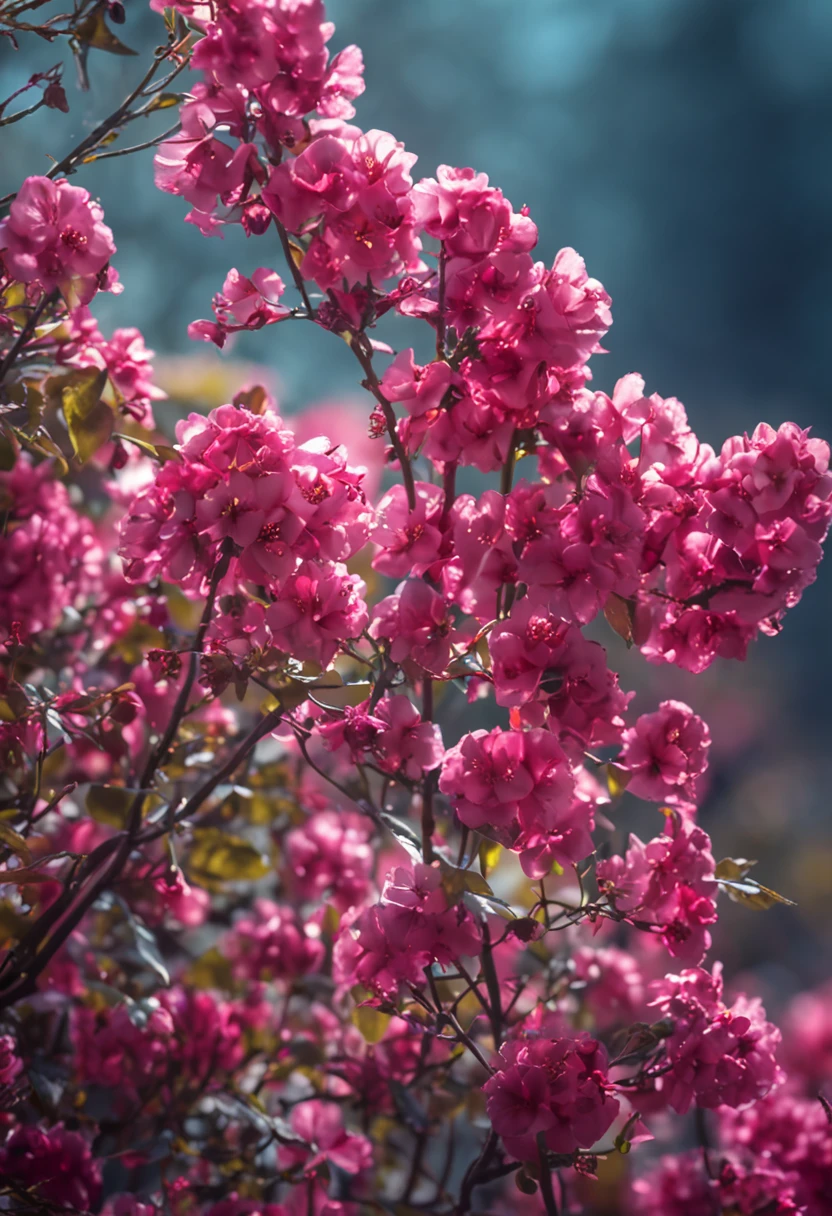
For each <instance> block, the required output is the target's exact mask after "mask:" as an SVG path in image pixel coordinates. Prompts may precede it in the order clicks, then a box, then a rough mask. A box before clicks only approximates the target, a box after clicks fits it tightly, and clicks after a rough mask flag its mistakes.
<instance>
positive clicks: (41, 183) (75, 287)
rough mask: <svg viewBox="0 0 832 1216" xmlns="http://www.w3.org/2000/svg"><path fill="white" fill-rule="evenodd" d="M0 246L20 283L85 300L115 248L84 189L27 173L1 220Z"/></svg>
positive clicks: (10, 268) (10, 270)
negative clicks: (9, 207) (28, 175)
mask: <svg viewBox="0 0 832 1216" xmlns="http://www.w3.org/2000/svg"><path fill="white" fill-rule="evenodd" d="M0 250H2V252H3V259H4V261H5V263H6V267H7V269H8V271H9V273H10V274H11V275H12V276H13V277H14V278H16V279H19V280H20V281H21V282H22V283H38V284H40V286H41V288H42V289H43V290H44V291H47V292H49V291H53V290H54V289H55V288H56V287H57V288H59V289H60V291H61V293H62V294H63V296H64V297H65V298H67V299H69V298H72V302H73V303H79V304H87V303H89V301H90V300H91V299H92V297H93V296H94V295H95V293H96V291H97V290H98V288H99V286H101V285H102V283H103V281H104V280H103V279H101V282H99V279H100V277H101V276H102V273H103V272H104V270H105V268H106V266H107V263H108V262H109V260H110V258H111V257H112V255H113V254H114V253H115V251H116V247H115V245H114V243H113V234H112V232H111V231H110V229H109V228H108V227H107V225H106V224H105V223H104V212H103V211H102V209H101V207H100V206H99V205H98V203H96V202H94V201H93V200H92V199H91V198H90V195H89V193H88V191H86V190H84V189H82V188H81V187H80V186H71V185H70V184H69V182H68V181H67V180H66V179H65V178H59V179H58V180H57V181H51V180H50V179H49V178H48V177H27V178H26V180H25V181H24V183H23V185H22V186H21V187H20V189H19V191H18V192H17V197H16V198H15V200H14V202H13V203H12V205H11V209H10V211H9V215H8V218H7V219H5V220H3V221H1V222H0Z"/></svg>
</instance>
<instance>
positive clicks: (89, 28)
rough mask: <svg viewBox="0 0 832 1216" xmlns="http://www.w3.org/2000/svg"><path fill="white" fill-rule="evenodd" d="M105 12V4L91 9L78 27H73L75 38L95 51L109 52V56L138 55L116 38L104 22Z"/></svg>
mask: <svg viewBox="0 0 832 1216" xmlns="http://www.w3.org/2000/svg"><path fill="white" fill-rule="evenodd" d="M106 11H107V6H106V4H101V5H99V6H98V8H95V9H93V11H92V12H91V13H90V14H89V15H88V16H87V17H85V18H84V20H83V21H82V22H80V24H79V25H76V26H75V29H74V30H73V31H72V32H73V34H74V35H75V37H76V38H77V39H78V41H79V42H83V43H84V44H85V45H86V46H93V47H95V49H96V50H97V51H109V52H110V54H111V55H136V54H138V52H137V51H131V50H130V47H129V46H125V45H124V43H123V42H119V40H118V38H116V36H115V34H114V33H113V31H112V30H111V29H110V27H109V26H108V25H107V22H106V21H105V20H104V14H105V12H106Z"/></svg>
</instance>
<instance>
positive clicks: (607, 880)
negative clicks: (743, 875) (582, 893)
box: [596, 813, 717, 963]
mask: <svg viewBox="0 0 832 1216" xmlns="http://www.w3.org/2000/svg"><path fill="white" fill-rule="evenodd" d="M596 875H597V878H598V886H599V888H600V890H601V891H603V892H604V894H605V895H606V896H607V897H608V899H609V900H610V902H611V903H612V905H613V906H614V908H615V910H616V912H620V913H622V914H623V915H624V917H625V918H626V919H627V920H629V921H630V922H638V923H640V924H641V925H647V926H655V927H656V928H657V929H658V931H659V932H660V934H661V938H662V941H663V942H664V944H665V946H666V947H667V950H668V953H669V954H671V955H672V956H673V957H674V958H682V959H684V960H685V961H686V962H690V963H700V962H701V961H702V958H703V955H704V954H705V952H706V951H707V950H708V949H709V947H710V945H711V937H710V934H709V933H708V930H707V928H706V926H707V925H712V924H714V923H715V921H716V919H717V915H716V902H715V901H716V892H717V884H716V880H715V878H714V859H713V854H712V853H711V842H710V839H709V838H708V835H707V833H706V832H704V831H703V830H702V828H700V827H697V826H696V824H694V823H691V822H690V821H689V820H687V819H683V818H682V817H681V816H680V815H679V814H678V813H677V814H674V815H672V816H669V817H668V820H667V822H666V824H665V830H664V833H663V834H662V835H661V836H657V837H656V838H655V839H654V840H651V841H649V842H648V843H647V844H643V843H642V841H641V840H639V838H638V836H635V835H632V836H631V837H630V841H629V845H628V848H627V852H626V853H625V854H624V856H623V857H609V858H607V859H605V860H603V861H599V862H598V864H597V866H596Z"/></svg>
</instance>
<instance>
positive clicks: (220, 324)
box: [188, 266, 290, 347]
mask: <svg viewBox="0 0 832 1216" xmlns="http://www.w3.org/2000/svg"><path fill="white" fill-rule="evenodd" d="M285 290H286V289H285V287H284V286H283V280H282V279H281V277H280V275H279V274H277V273H276V272H275V271H274V270H266V269H265V268H264V267H262V266H261V267H260V269H259V270H255V271H254V273H253V274H252V276H251V278H250V279H247V278H246V277H245V276H244V275H241V274H240V272H239V270H229V272H228V274H227V275H226V278H225V282H224V283H223V285H222V291H221V292H219V293H218V294H217V295H215V296H214V300H213V304H212V307H213V309H214V315H215V316H216V318H217V319H216V322H213V321H192V322H191V324H190V325H189V326H188V336H189V337H191V338H203V339H204V340H205V341H208V342H214V343H215V344H216V345H217V346H219V347H223V346H224V345H225V340H226V338H227V336H228V334H235V333H240V332H241V331H242V330H245V329H262V328H263V326H264V325H274V323H275V322H276V321H282V320H284V319H285V318H286V317H288V316H289V315H290V309H288V308H286V306H285V305H283V304H280V303H278V301H279V299H280V297H281V296H282V295H283V292H284V291H285Z"/></svg>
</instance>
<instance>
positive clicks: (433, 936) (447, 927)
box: [335, 864, 482, 999]
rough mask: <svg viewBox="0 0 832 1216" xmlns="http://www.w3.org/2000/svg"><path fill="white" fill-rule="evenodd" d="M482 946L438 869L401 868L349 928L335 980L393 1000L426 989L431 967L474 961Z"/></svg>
mask: <svg viewBox="0 0 832 1216" xmlns="http://www.w3.org/2000/svg"><path fill="white" fill-rule="evenodd" d="M481 942H482V933H481V929H480V926H479V925H478V923H477V921H476V920H475V919H474V917H473V916H472V915H471V913H470V912H469V911H468V910H467V909H466V908H465V906H464V905H463V904H461V903H455V902H454V901H453V897H452V896H451V897H449V895H448V892H447V890H446V888H445V886H443V882H442V873H441V870H440V869H439V868H438V866H426V865H422V864H417V865H415V866H414V867H413V868H412V869H405V868H404V867H403V866H400V867H399V868H398V869H396V870H393V871H392V872H391V873H390V874H388V876H387V878H386V879H385V882H384V887H383V888H382V892H381V899H380V900H379V902H378V903H377V904H373V905H370V906H369V907H366V908H364V910H363V911H362V912H361V913H360V915H359V916H358V917H357V918H356V919H355V920H354V921H353V922H352V923H351V924H347V925H346V926H345V928H344V930H343V932H342V933H341V935H340V937H339V938H338V940H337V942H336V945H335V951H336V957H335V976H336V979H338V981H339V982H340V983H349V984H351V983H356V982H357V983H359V984H363V985H364V987H365V988H369V989H370V990H371V991H372V992H375V993H377V994H378V995H379V996H382V997H386V998H388V999H392V998H394V997H395V996H396V994H397V992H398V990H399V988H400V987H401V986H403V985H406V984H408V983H420V982H421V980H422V973H423V971H424V969H425V967H428V966H430V965H431V964H432V963H439V964H440V965H441V966H445V965H447V964H448V963H451V962H452V961H453V960H454V959H459V958H463V957H471V956H474V955H476V954H478V953H479V950H480V945H481Z"/></svg>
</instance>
